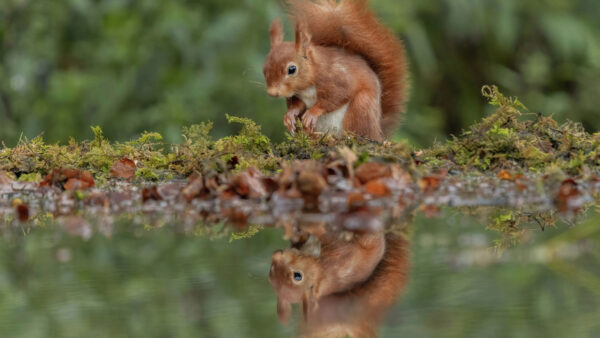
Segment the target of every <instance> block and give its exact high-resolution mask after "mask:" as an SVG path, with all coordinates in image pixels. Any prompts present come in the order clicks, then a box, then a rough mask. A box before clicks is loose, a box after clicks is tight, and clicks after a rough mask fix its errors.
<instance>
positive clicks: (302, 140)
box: [0, 86, 600, 181]
mask: <svg viewBox="0 0 600 338" xmlns="http://www.w3.org/2000/svg"><path fill="white" fill-rule="evenodd" d="M483 94H484V96H486V97H487V98H488V100H489V101H490V104H492V105H494V106H497V111H496V112H495V113H493V114H492V115H490V116H489V117H487V118H485V119H484V120H483V121H482V122H480V123H478V124H475V125H473V126H472V127H471V128H469V129H468V130H467V131H466V132H463V133H462V134H461V135H460V136H459V137H453V138H452V139H451V140H449V141H446V142H443V143H436V144H435V145H434V146H432V147H431V148H428V149H424V150H419V151H414V150H413V149H411V147H410V146H408V145H407V144H406V143H403V142H400V143H396V142H385V143H383V144H378V143H375V142H370V141H367V140H363V139H359V138H355V137H352V136H349V135H346V136H343V137H342V138H340V139H335V138H334V137H333V136H330V135H317V136H316V137H309V136H308V135H307V134H306V133H305V132H303V131H300V132H298V133H296V135H295V136H293V137H292V136H290V135H288V137H287V139H286V140H285V141H283V142H281V143H273V142H272V141H271V140H270V139H269V138H268V137H267V136H265V135H264V134H263V133H262V132H261V127H260V126H259V125H257V124H256V123H255V122H253V121H252V120H250V119H247V118H239V117H232V116H227V118H228V120H229V122H230V123H232V124H237V125H240V126H241V129H240V130H239V132H238V133H237V134H235V135H233V136H226V137H223V138H220V139H217V140H213V138H212V137H211V135H210V131H211V127H212V124H211V123H203V124H199V125H192V126H190V127H186V128H184V129H183V138H184V142H183V143H182V144H167V143H164V142H163V137H162V136H161V135H160V134H158V133H154V132H152V133H151V132H144V133H143V134H142V135H141V136H140V137H139V138H138V139H135V140H132V141H127V142H116V143H111V142H109V141H108V140H107V139H106V138H105V136H104V134H103V131H102V129H101V128H100V127H92V132H93V134H94V139H93V140H92V141H83V142H81V143H77V142H75V141H74V140H73V139H71V141H70V142H69V144H67V145H59V144H47V143H45V142H44V140H43V138H42V137H41V136H38V137H35V138H33V139H31V140H29V139H27V138H24V137H23V138H22V139H21V140H20V141H19V143H18V144H17V145H16V146H15V147H14V148H9V147H4V148H3V149H2V150H1V151H0V171H7V172H11V173H13V174H15V175H16V176H18V178H19V179H20V180H24V181H32V180H39V179H40V178H41V176H43V175H46V174H47V173H48V172H50V171H51V170H52V169H54V168H61V167H75V168H79V169H86V170H90V171H91V172H92V173H93V174H95V175H96V176H97V177H99V178H103V177H106V175H108V174H109V171H110V169H111V167H112V166H113V164H114V163H115V162H117V161H119V160H120V159H121V158H123V157H125V158H129V159H131V160H133V161H134V162H135V163H136V166H137V172H136V176H137V178H139V179H142V180H157V179H170V178H173V177H187V176H189V175H190V174H191V173H193V172H201V173H204V172H208V171H213V170H214V171H217V172H225V171H229V170H234V171H237V170H241V169H246V168H249V167H256V168H258V169H259V170H261V171H262V172H263V173H265V174H270V173H274V172H277V171H278V170H280V168H281V164H282V163H284V162H286V161H289V160H292V159H324V158H327V157H328V156H331V152H336V151H338V150H339V149H341V147H343V146H346V147H349V148H350V149H351V150H352V151H353V152H354V153H355V154H357V157H358V159H359V160H358V161H357V165H359V164H361V163H363V162H367V161H383V162H394V163H399V164H401V165H403V166H404V167H405V168H407V169H409V170H410V171H413V172H414V171H418V172H421V173H428V172H430V171H433V170H436V169H439V168H446V169H453V170H458V171H460V172H461V173H463V174H466V173H469V172H473V171H475V172H486V171H492V172H495V171H498V170H500V169H511V170H514V171H518V172H530V171H532V172H556V171H562V172H564V173H565V174H566V175H577V174H579V173H582V172H588V173H590V172H591V173H594V172H595V173H597V172H598V169H599V167H600V150H599V149H600V133H596V134H594V135H591V134H589V133H587V132H586V131H585V130H584V129H583V127H582V126H581V125H580V124H578V123H574V122H567V123H564V124H562V125H558V123H557V122H556V121H554V120H553V119H552V118H551V117H546V116H542V115H541V114H533V113H528V112H525V113H523V112H522V111H521V110H525V109H526V108H525V106H524V105H523V104H521V103H520V102H519V101H518V100H517V99H514V98H509V97H506V96H504V95H503V94H502V93H500V92H499V91H498V89H497V88H496V87H495V86H492V87H488V86H485V87H484V88H483Z"/></svg>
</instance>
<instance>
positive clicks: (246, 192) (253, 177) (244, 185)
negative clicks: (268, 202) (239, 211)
mask: <svg viewBox="0 0 600 338" xmlns="http://www.w3.org/2000/svg"><path fill="white" fill-rule="evenodd" d="M231 187H232V189H233V190H234V191H235V192H236V193H237V194H238V195H239V196H241V197H243V198H251V199H254V198H262V197H265V196H266V195H267V191H266V190H265V187H264V185H263V182H262V175H261V174H260V172H259V171H258V169H255V168H250V169H248V170H246V171H243V172H241V173H239V174H238V175H236V176H235V177H234V178H233V179H232V180H231Z"/></svg>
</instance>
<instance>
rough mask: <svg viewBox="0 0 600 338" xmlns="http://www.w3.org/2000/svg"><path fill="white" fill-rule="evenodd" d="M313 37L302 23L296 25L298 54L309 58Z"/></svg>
mask: <svg viewBox="0 0 600 338" xmlns="http://www.w3.org/2000/svg"><path fill="white" fill-rule="evenodd" d="M310 41H311V36H310V34H309V33H308V32H307V31H306V27H305V26H304V25H303V24H301V23H296V52H298V53H300V54H302V56H307V54H308V49H309V47H310Z"/></svg>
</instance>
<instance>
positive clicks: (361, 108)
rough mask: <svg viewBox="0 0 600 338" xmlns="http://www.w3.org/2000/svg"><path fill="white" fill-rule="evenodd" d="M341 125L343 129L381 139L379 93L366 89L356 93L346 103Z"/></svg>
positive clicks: (373, 138)
mask: <svg viewBox="0 0 600 338" xmlns="http://www.w3.org/2000/svg"><path fill="white" fill-rule="evenodd" d="M343 127H344V130H345V131H348V132H351V133H354V134H357V135H360V136H364V137H366V138H368V139H371V140H374V141H378V142H381V141H383V131H382V130H381V102H380V99H379V95H378V94H376V93H371V92H370V91H368V90H363V91H361V92H359V93H358V94H356V95H355V96H354V97H353V98H352V100H351V101H350V104H349V105H348V110H347V111H346V116H345V117H344V121H343Z"/></svg>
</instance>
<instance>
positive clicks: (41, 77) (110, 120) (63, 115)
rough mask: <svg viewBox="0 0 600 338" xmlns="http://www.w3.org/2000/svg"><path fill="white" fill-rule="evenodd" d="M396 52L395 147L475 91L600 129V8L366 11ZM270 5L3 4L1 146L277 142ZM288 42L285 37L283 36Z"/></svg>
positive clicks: (469, 103) (564, 2) (408, 0)
mask: <svg viewBox="0 0 600 338" xmlns="http://www.w3.org/2000/svg"><path fill="white" fill-rule="evenodd" d="M371 3H372V7H373V8H374V9H375V10H376V11H377V12H378V13H379V15H380V16H381V18H382V20H383V21H384V22H385V24H386V25H388V26H389V27H391V28H392V29H393V30H394V31H395V32H397V34H398V36H400V37H401V38H402V39H403V40H404V41H405V43H406V47H407V50H408V57H409V60H410V63H411V77H412V95H411V101H410V106H409V108H408V113H407V115H406V118H405V122H404V125H403V126H402V128H401V129H400V130H399V131H398V133H397V134H396V135H395V138H398V139H408V140H409V141H410V142H412V143H413V144H415V145H418V146H427V145H430V144H431V143H432V142H433V141H434V140H435V139H443V138H445V137H447V136H448V135H449V134H452V133H455V134H456V133H459V132H460V130H461V129H462V128H465V127H466V126H468V125H470V124H472V123H473V122H475V121H476V120H478V119H479V118H481V117H482V116H483V115H484V114H485V113H486V108H485V102H484V100H483V99H482V98H481V96H480V88H481V86H482V85H484V84H497V85H499V86H500V88H501V89H502V90H503V91H504V92H505V93H507V94H509V95H513V96H518V97H519V98H520V99H521V100H522V101H523V102H524V103H525V104H526V105H527V106H528V107H529V108H530V109H531V110H532V111H536V112H542V113H544V114H548V115H553V116H554V117H555V118H556V119H557V120H558V121H565V120H566V119H571V120H575V121H580V122H582V123H583V124H584V125H585V127H586V128H587V129H588V130H590V131H597V130H598V127H599V126H600V119H599V117H600V112H599V111H598V110H599V109H598V103H597V101H598V99H599V98H600V2H598V1H596V0H401V1H400V0H372V1H371ZM283 16H284V11H283V9H282V3H281V1H276V0H202V1H183V0H177V1H176V0H146V1H133V0H103V1H92V0H63V1H39V0H3V1H2V2H1V4H0V140H2V141H4V142H5V143H6V145H8V146H11V145H13V144H14V143H15V142H16V141H17V140H18V139H19V137H20V135H21V133H23V135H25V136H27V137H33V136H36V135H38V134H40V133H42V132H43V133H44V135H45V137H46V139H47V140H49V141H51V142H55V141H60V142H65V141H66V140H68V138H69V137H70V136H73V137H75V138H76V139H78V140H81V139H85V138H90V137H91V132H90V129H89V126H91V125H99V126H101V127H102V128H103V129H104V130H105V134H106V135H107V136H108V137H110V138H111V139H114V140H127V139H130V138H132V137H135V136H136V135H137V134H138V133H140V132H142V131H144V130H151V131H158V132H160V133H162V134H163V135H164V136H165V139H166V140H167V141H168V142H179V141H180V140H181V136H180V134H181V127H182V126H184V125H189V124H191V123H196V122H201V121H208V120H210V121H213V122H214V123H215V130H214V134H215V136H217V137H218V136H222V135H226V134H229V133H231V132H232V130H231V128H232V127H231V126H229V125H228V124H227V122H226V121H225V114H226V113H229V114H233V115H238V116H246V117H251V118H252V119H254V120H255V121H257V122H258V123H259V124H261V125H262V126H263V130H264V132H265V133H266V134H267V135H269V136H270V137H271V138H272V139H274V140H281V139H282V138H283V137H284V129H283V127H282V118H283V113H284V103H283V102H282V101H281V100H276V99H272V98H269V97H268V96H267V95H266V93H265V90H264V86H263V82H264V80H263V78H262V72H261V70H262V63H263V60H264V56H265V54H266V53H267V52H268V36H267V34H268V33H267V31H268V26H269V24H270V22H271V21H272V20H273V19H275V18H280V17H283ZM287 33H288V36H289V37H292V36H293V35H292V34H291V31H290V30H289V26H288V32H287Z"/></svg>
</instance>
